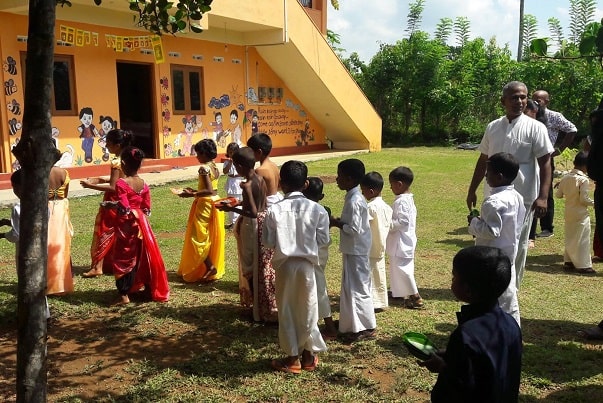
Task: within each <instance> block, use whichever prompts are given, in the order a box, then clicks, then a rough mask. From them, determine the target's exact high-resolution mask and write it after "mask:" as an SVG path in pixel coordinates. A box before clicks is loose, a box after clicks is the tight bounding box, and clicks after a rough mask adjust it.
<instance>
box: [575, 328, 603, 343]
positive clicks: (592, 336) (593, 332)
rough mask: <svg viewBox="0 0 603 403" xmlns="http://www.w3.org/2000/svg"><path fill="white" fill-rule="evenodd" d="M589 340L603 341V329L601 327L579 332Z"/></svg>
mask: <svg viewBox="0 0 603 403" xmlns="http://www.w3.org/2000/svg"><path fill="white" fill-rule="evenodd" d="M578 333H579V334H580V335H582V336H584V337H585V338H586V339H588V340H603V329H601V328H600V327H598V326H596V327H591V328H590V329H586V330H581V331H579V332H578Z"/></svg>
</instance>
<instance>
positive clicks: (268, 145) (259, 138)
mask: <svg viewBox="0 0 603 403" xmlns="http://www.w3.org/2000/svg"><path fill="white" fill-rule="evenodd" d="M247 147H249V148H251V149H252V150H253V151H258V150H260V151H262V154H264V155H265V156H268V155H270V151H272V139H271V138H270V136H268V135H267V134H265V133H257V134H254V135H253V136H251V137H249V140H247Z"/></svg>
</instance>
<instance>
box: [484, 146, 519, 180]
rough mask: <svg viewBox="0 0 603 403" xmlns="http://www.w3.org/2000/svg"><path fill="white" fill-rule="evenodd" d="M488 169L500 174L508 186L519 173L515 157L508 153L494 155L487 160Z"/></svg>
mask: <svg viewBox="0 0 603 403" xmlns="http://www.w3.org/2000/svg"><path fill="white" fill-rule="evenodd" d="M488 169H489V170H491V171H492V172H494V173H497V174H501V175H502V176H503V178H505V179H506V181H507V183H506V184H507V185H510V184H511V183H512V182H513V181H514V180H515V178H516V177H517V173H518V172H519V164H518V163H517V160H516V159H515V157H514V156H513V155H511V154H509V153H496V154H494V155H492V156H490V158H488Z"/></svg>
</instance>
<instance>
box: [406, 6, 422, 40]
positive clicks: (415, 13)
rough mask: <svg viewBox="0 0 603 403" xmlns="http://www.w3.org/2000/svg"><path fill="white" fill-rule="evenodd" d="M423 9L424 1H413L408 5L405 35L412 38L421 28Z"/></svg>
mask: <svg viewBox="0 0 603 403" xmlns="http://www.w3.org/2000/svg"><path fill="white" fill-rule="evenodd" d="M424 8H425V0H415V1H414V2H413V3H410V4H409V5H408V16H407V23H406V33H407V34H408V36H412V35H413V34H414V33H415V32H416V31H418V30H419V28H420V26H421V21H422V20H423V9H424Z"/></svg>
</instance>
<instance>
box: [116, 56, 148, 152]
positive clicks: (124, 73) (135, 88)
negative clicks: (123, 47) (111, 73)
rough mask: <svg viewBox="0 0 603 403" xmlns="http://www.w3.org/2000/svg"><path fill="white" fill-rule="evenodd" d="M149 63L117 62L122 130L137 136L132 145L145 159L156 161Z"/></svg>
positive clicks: (120, 126) (120, 124) (120, 125)
mask: <svg viewBox="0 0 603 403" xmlns="http://www.w3.org/2000/svg"><path fill="white" fill-rule="evenodd" d="M152 69H153V66H152V65H150V64H142V63H126V62H117V96H118V102H119V118H120V119H121V122H118V123H119V128H121V129H124V130H130V131H131V132H132V133H133V134H134V139H133V140H134V141H133V144H132V145H134V146H135V147H138V148H140V149H141V150H142V151H143V152H144V155H145V157H146V158H157V155H156V152H155V150H156V143H157V141H156V138H157V130H156V129H155V127H154V125H153V107H152V100H153V99H154V97H153V87H152V73H153V72H152Z"/></svg>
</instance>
